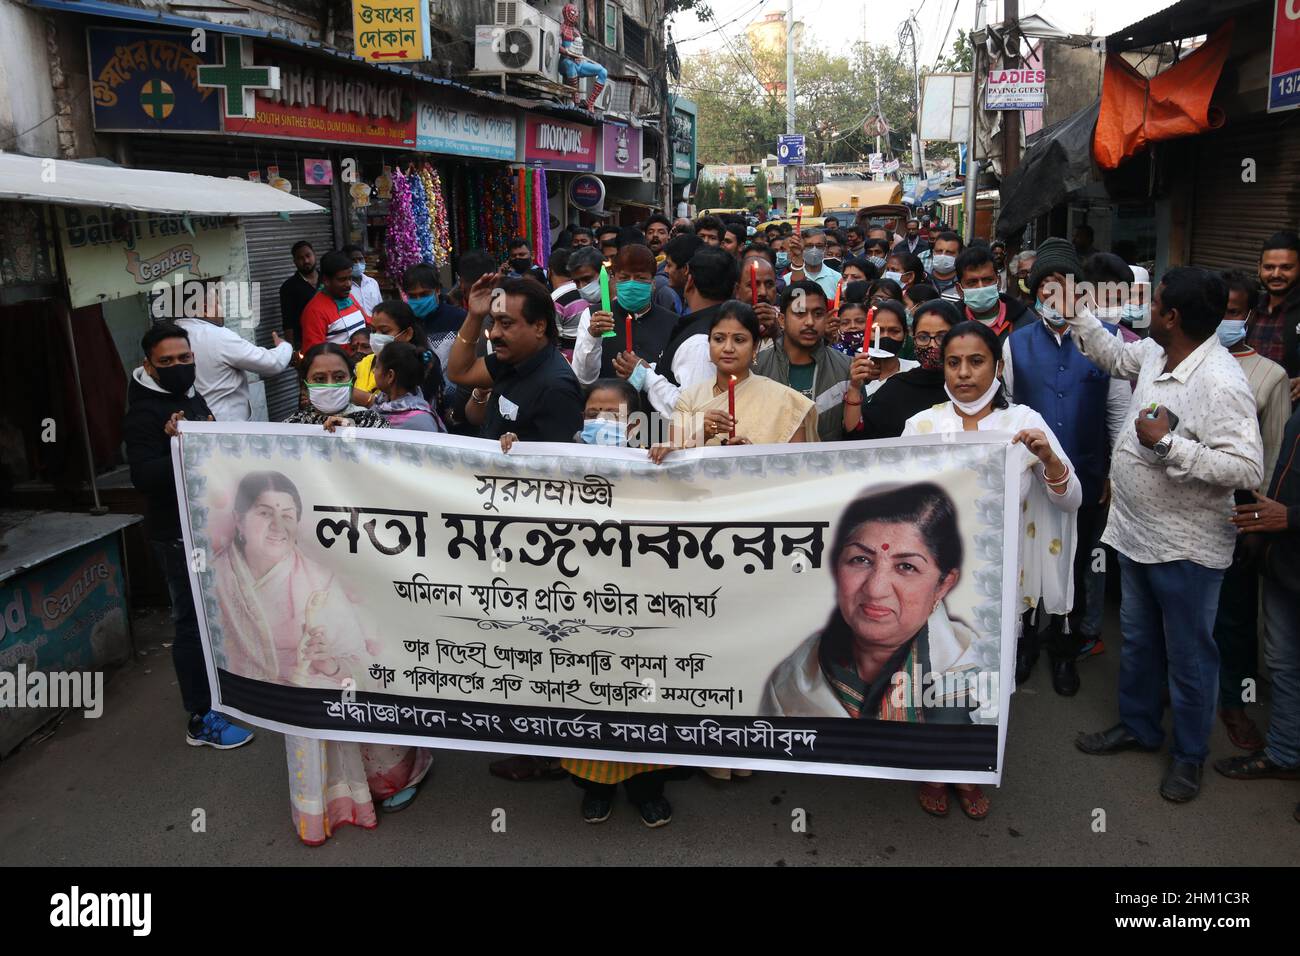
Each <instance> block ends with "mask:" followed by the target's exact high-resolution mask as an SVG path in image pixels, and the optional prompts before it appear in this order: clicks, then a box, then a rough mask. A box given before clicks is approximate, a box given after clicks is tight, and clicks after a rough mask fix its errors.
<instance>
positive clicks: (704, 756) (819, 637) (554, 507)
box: [173, 423, 1019, 782]
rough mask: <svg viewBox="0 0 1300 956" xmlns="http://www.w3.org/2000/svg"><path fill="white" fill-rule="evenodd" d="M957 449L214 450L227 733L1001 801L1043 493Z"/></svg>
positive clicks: (216, 677)
mask: <svg viewBox="0 0 1300 956" xmlns="http://www.w3.org/2000/svg"><path fill="white" fill-rule="evenodd" d="M947 437H948V439H949V440H943V441H941V440H939V439H930V438H908V439H894V440H890V441H885V442H858V443H840V444H836V445H833V446H800V445H781V446H762V447H754V446H750V447H737V448H731V449H707V450H703V451H693V452H679V453H677V454H676V455H675V456H674V457H673V458H670V459H669V462H668V463H666V464H665V465H663V466H655V465H652V464H650V463H649V462H648V461H647V459H646V455H645V452H644V451H640V450H635V449H600V450H597V449H592V448H590V447H588V446H583V445H558V444H536V445H527V444H524V445H517V446H516V447H515V449H514V450H513V451H512V452H511V454H510V455H509V456H505V455H502V454H501V453H500V449H499V448H498V447H497V446H496V444H495V443H488V442H485V441H480V440H478V439H469V438H460V437H455V436H446V435H422V434H418V433H403V432H397V431H391V432H389V431H371V430H367V429H352V430H350V431H349V432H347V433H344V432H339V433H337V434H334V435H329V434H326V433H324V432H323V431H322V430H321V429H319V428H314V427H309V426H287V425H281V426H276V425H265V424H224V425H223V424H206V423H205V424H194V425H191V424H189V423H186V424H185V425H184V426H183V431H182V434H181V436H180V438H179V439H177V441H176V442H174V443H173V449H174V455H175V460H176V471H177V474H178V475H180V476H181V478H180V482H181V489H180V494H181V496H182V514H183V515H184V516H186V519H185V520H184V521H183V522H182V524H183V526H184V533H185V543H186V546H187V547H188V548H190V549H191V553H192V554H193V555H194V556H195V557H194V560H193V561H192V562H191V574H192V580H193V584H194V593H195V594H196V595H198V596H199V602H200V607H199V618H200V622H201V626H202V631H203V640H204V648H205V652H206V653H207V655H208V660H209V665H210V670H209V673H210V674H211V675H213V676H212V682H213V688H212V690H213V701H214V703H213V706H214V707H216V708H217V709H219V710H221V711H223V712H226V713H230V714H233V715H235V716H237V717H241V718H244V719H246V720H248V721H250V722H252V723H254V724H257V725H259V726H264V727H268V728H272V729H275V730H279V731H282V732H287V733H293V734H298V735H306V736H313V737H318V738H323V739H335V740H353V741H374V742H388V743H419V744H421V745H425V746H433V747H443V748H454V749H466V750H479V751H496V752H504V753H540V754H560V755H573V756H578V757H587V758H606V759H615V760H619V759H622V760H634V761H657V762H668V763H675V764H683V765H696V766H730V767H752V768H759V769H774V770H789V771H802V772H814V773H833V774H843V775H854V776H882V777H892V778H898V779H919V780H944V779H949V780H972V781H977V782H996V781H997V780H998V779H999V774H1000V771H1001V754H1002V749H1003V741H1004V739H1005V731H1006V714H1007V704H1008V700H1009V694H1010V684H1011V681H1010V679H1005V680H1004V679H1002V678H1003V674H1002V671H1003V662H1004V661H1006V662H1008V663H1007V667H1008V668H1009V666H1010V661H1011V660H1012V659H1013V655H1012V649H1013V647H1014V630H1015V628H1014V625H1015V620H1016V614H1017V613H1018V608H1017V607H1016V590H1017V589H1016V574H1015V568H1016V566H1017V565H1016V560H1017V558H1016V541H1017V535H1016V533H1015V532H1016V528H1017V521H1018V513H1019V509H1018V507H1017V488H1018V484H1017V481H1016V477H1015V476H1014V475H1010V474H1009V472H1008V464H1007V459H1008V456H1007V454H1006V450H1007V447H1008V445H1007V439H1008V438H1009V436H1006V435H997V434H991V433H971V434H967V435H959V436H947ZM1008 489H1009V490H1008ZM876 575H884V577H883V578H878V577H875V576H876ZM881 580H884V581H887V582H889V584H888V586H887V587H884V588H881V587H879V586H877V584H873V583H872V582H873V581H876V582H878V581H881ZM881 648H887V649H888V650H889V654H888V660H887V662H886V663H883V664H881V663H879V661H880V655H879V650H880V649H881ZM871 661H874V662H875V663H868V662H871ZM838 687H846V688H848V689H849V690H850V691H852V692H853V693H849V694H844V693H841V692H840V691H839V690H837V688H838ZM855 694H857V696H854V695H855Z"/></svg>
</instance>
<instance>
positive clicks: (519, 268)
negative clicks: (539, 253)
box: [510, 259, 533, 273]
mask: <svg viewBox="0 0 1300 956" xmlns="http://www.w3.org/2000/svg"><path fill="white" fill-rule="evenodd" d="M532 267H533V260H531V259H511V260H510V268H511V269H514V270H515V272H520V273H523V272H527V271H528V270H529V269H531V268H532Z"/></svg>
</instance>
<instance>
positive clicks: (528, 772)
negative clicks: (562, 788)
mask: <svg viewBox="0 0 1300 956" xmlns="http://www.w3.org/2000/svg"><path fill="white" fill-rule="evenodd" d="M488 772H489V773H491V774H492V776H494V777H500V778H501V779H503V780H510V781H513V782H514V783H519V782H521V781H524V780H563V779H564V778H565V777H567V776H568V775H569V772H568V771H567V770H565V769H564V768H563V767H561V766H560V763H559V761H558V760H555V759H554V758H550V757H531V756H519V757H506V758H505V759H504V760H494V761H493V762H492V763H491V764H489V765H488Z"/></svg>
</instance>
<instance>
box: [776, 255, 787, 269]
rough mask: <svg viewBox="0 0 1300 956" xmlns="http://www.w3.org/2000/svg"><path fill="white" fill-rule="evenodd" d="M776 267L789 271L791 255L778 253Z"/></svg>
mask: <svg viewBox="0 0 1300 956" xmlns="http://www.w3.org/2000/svg"><path fill="white" fill-rule="evenodd" d="M776 267H777V268H778V269H788V268H790V253H788V252H778V253H777V254H776Z"/></svg>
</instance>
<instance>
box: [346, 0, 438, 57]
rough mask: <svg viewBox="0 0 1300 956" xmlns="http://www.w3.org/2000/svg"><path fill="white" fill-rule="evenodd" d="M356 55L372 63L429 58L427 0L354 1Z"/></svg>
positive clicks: (353, 30) (353, 20)
mask: <svg viewBox="0 0 1300 956" xmlns="http://www.w3.org/2000/svg"><path fill="white" fill-rule="evenodd" d="M352 36H353V47H354V49H355V51H356V54H357V56H359V57H363V58H364V59H366V60H368V61H370V62H371V63H385V62H389V63H394V62H396V63H408V62H412V61H415V60H424V59H427V58H428V55H429V4H428V0H352Z"/></svg>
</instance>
